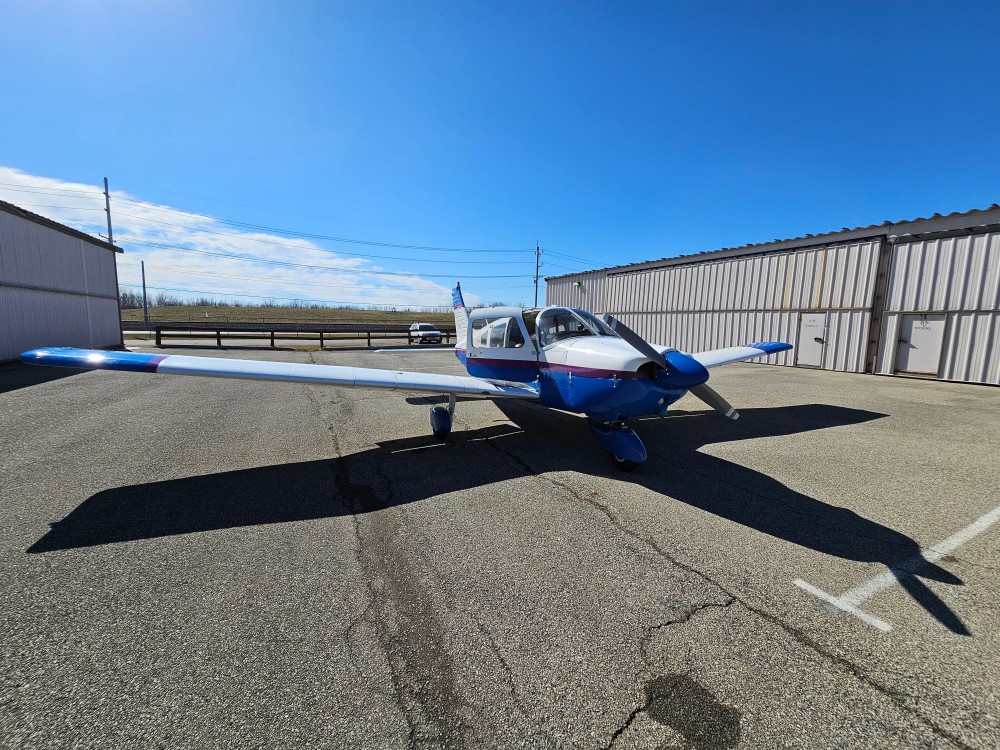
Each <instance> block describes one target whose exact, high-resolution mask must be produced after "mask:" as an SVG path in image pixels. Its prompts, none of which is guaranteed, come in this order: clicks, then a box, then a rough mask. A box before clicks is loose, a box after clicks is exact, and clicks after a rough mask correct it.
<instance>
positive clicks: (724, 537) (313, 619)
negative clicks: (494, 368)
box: [0, 348, 1000, 750]
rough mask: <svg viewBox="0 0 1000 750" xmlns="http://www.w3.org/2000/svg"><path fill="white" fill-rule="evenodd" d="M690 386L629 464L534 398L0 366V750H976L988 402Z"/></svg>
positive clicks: (999, 396)
mask: <svg viewBox="0 0 1000 750" xmlns="http://www.w3.org/2000/svg"><path fill="white" fill-rule="evenodd" d="M150 351H156V350H155V349H153V350H150ZM166 353H191V354H203V355H206V356H237V357H242V358H261V359H263V358H269V359H281V360H288V361H296V362H308V361H316V362H321V363H328V364H357V365H362V366H368V367H386V368H392V369H413V370H432V371H437V372H448V373H456V374H457V373H460V372H462V369H461V367H460V366H459V365H458V363H457V362H456V361H455V360H454V359H453V358H452V357H451V356H450V355H448V354H432V353H430V352H419V353H417V352H415V353H412V354H411V353H393V354H376V353H373V352H368V351H358V350H351V349H343V350H334V351H323V352H305V351H292V350H287V351H281V350H279V351H270V350H266V349H245V350H229V351H221V352H220V351H215V350H184V349H177V348H170V349H168V350H166ZM712 372H713V375H712V385H713V386H714V387H716V388H717V389H718V390H719V391H720V392H722V393H723V394H724V395H725V396H726V397H727V398H729V400H730V401H731V402H732V403H733V404H734V405H735V406H736V407H737V408H739V409H740V411H741V414H742V417H741V419H740V420H739V421H737V422H729V421H727V420H725V419H722V418H721V417H718V416H716V415H715V414H714V413H710V412H707V411H706V410H705V408H704V407H703V405H702V404H701V403H700V402H698V401H696V400H694V399H693V398H691V397H690V396H688V397H685V398H684V399H682V400H681V401H680V402H678V404H677V405H676V408H675V410H674V411H673V412H672V413H671V415H670V416H668V417H666V418H662V419H661V418H650V419H645V420H636V421H635V422H634V427H635V428H636V430H637V432H638V433H639V434H640V435H641V437H642V438H643V440H644V441H645V442H646V446H647V448H648V450H649V454H650V460H649V462H648V463H647V464H645V465H644V466H642V467H640V468H639V469H638V471H636V472H635V473H632V474H623V473H620V472H617V471H616V470H615V469H613V468H612V467H611V465H610V462H609V461H608V460H607V458H606V456H605V455H604V453H603V452H602V451H601V449H600V448H599V447H598V445H597V443H596V442H595V441H594V440H593V439H592V437H591V436H590V434H589V430H588V429H587V426H586V423H585V421H584V420H583V419H582V418H580V417H577V416H574V415H569V414H562V413H553V412H547V411H544V410H542V409H541V408H539V407H537V406H535V405H531V404H527V403H520V402H519V403H499V404H497V403H492V402H488V401H466V400H462V401H460V402H459V404H458V411H457V415H456V420H455V431H454V433H453V434H452V437H451V439H450V440H449V441H448V442H447V443H444V444H442V443H438V442H436V441H435V440H433V438H432V437H431V436H430V429H429V424H428V418H427V411H428V406H429V405H430V403H432V402H433V399H431V398H427V397H422V396H417V395H410V394H406V393H395V392H375V391H363V390H350V389H345V388H337V387H321V386H310V385H300V384H283V383H262V382H253V381H234V380H229V381H227V380H214V379H207V378H185V377H180V376H156V375H138V374H129V373H116V372H85V373H80V372H73V371H65V372H60V371H54V370H48V369H42V368H31V369H29V368H24V367H21V366H4V367H0V570H2V572H3V576H2V580H0V747H4V748H33V749H35V748H68V747H79V748H112V747H113V748H150V747H163V748H292V747H302V748H409V747H417V748H432V747H447V748H487V747H490V748H492V747H496V748H507V747H528V748H536V747H537V748H610V747H614V748H663V749H667V748H671V749H672V748H692V749H695V750H701V749H706V750H714V749H716V748H780V747H788V748H871V747H879V748H895V747H899V748H914V747H933V748H950V747H959V748H969V747H974V748H991V747H996V746H997V744H998V740H997V738H998V737H1000V633H998V630H1000V625H998V621H997V611H998V603H1000V573H998V570H1000V523H996V524H992V525H991V521H990V519H991V518H992V516H990V515H989V514H990V513H991V512H992V511H995V509H996V508H997V506H998V505H1000V493H998V487H1000V419H998V417H1000V389H997V388H992V387H983V386H972V385H959V384H948V383H937V382H930V381H919V380H908V379H898V378H887V377H874V376H863V375H848V374H842V373H829V372H821V371H809V370H796V369H790V368H780V367H769V366H765V365H732V366H729V367H725V368H720V369H717V370H713V371H712ZM57 375H58V377H57ZM994 515H996V514H995V513H994ZM984 519H985V520H984ZM977 520H978V521H979V523H978V525H976V523H975V522H976V521H977ZM963 531H964V533H960V532H963ZM956 535H958V536H956ZM949 540H950V541H949ZM944 541H949V543H948V544H946V545H944V546H943V547H939V548H935V546H934V545H940V544H941V543H942V542H944ZM901 564H902V565H901ZM890 569H894V570H895V574H894V575H892V576H890V579H891V580H890V581H889V582H885V581H884V580H883V581H882V582H881V583H878V581H879V580H881V579H879V578H878V576H880V574H883V573H885V572H886V571H887V570H890ZM872 580H875V581H876V583H870V582H871V581H872ZM797 582H798V583H797ZM803 583H804V584H806V587H803V586H802V584H803ZM815 592H819V593H818V594H817V593H815ZM852 592H853V593H852ZM822 594H826V595H828V598H830V599H833V600H834V601H835V602H840V603H841V605H844V604H845V602H846V603H847V604H850V606H853V607H854V609H855V610H857V611H858V612H860V615H858V614H855V613H851V612H849V611H845V609H844V606H840V607H838V606H834V604H831V603H829V602H828V601H825V600H824V599H822V598H821V595H822ZM852 602H853V604H851V603H852ZM864 616H867V617H868V619H867V620H866V619H864ZM873 623H874V624H873ZM886 626H887V627H888V630H886V629H885V628H886Z"/></svg>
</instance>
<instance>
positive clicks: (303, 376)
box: [21, 347, 538, 399]
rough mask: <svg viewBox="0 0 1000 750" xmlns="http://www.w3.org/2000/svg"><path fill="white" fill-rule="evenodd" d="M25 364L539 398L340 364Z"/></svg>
mask: <svg viewBox="0 0 1000 750" xmlns="http://www.w3.org/2000/svg"><path fill="white" fill-rule="evenodd" d="M21 361H22V362H24V363H25V364H29V365H45V366H50V367H73V368H76V369H83V370H123V371H126V372H149V373H157V374H160V375H168V374H169V375H200V376H203V377H210V378H243V379H248V380H277V381H285V382H293V383H317V384H326V385H340V386H345V387H348V388H379V389H383V390H390V391H422V392H425V393H455V394H462V395H463V396H478V397H480V398H528V399H537V398H538V392H537V391H536V390H534V389H533V388H531V387H530V386H528V385H523V384H520V383H507V382H504V381H494V380H486V379H484V378H472V377H466V376H460V375H436V374H434V373H427V372H407V371H403V370H376V369H371V368H365V367H343V366H340V365H309V364H301V363H296V362H271V361H260V360H252V359H224V358H215V357H188V356H184V355H173V354H167V355H164V354H139V353H137V352H119V351H99V350H92V349H72V348H62V347H52V348H47V349H33V350H31V351H30V352H25V353H24V354H22V355H21Z"/></svg>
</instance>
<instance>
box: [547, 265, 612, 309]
mask: <svg viewBox="0 0 1000 750" xmlns="http://www.w3.org/2000/svg"><path fill="white" fill-rule="evenodd" d="M607 275H608V273H607V271H585V272H583V273H577V274H573V275H572V276H562V277H560V278H558V279H552V280H551V281H546V282H545V304H546V305H560V306H562V307H578V308H582V309H584V310H590V311H591V312H607V310H605V308H604V286H605V279H606V277H607ZM576 282H579V285H577V283H576Z"/></svg>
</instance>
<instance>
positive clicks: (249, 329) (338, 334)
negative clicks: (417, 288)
mask: <svg viewBox="0 0 1000 750" xmlns="http://www.w3.org/2000/svg"><path fill="white" fill-rule="evenodd" d="M122 327H123V328H124V329H126V330H151V331H153V332H155V334H156V345H157V346H158V347H162V346H163V340H164V339H165V338H166V339H169V338H213V337H214V338H215V343H216V345H217V346H222V335H223V333H225V334H226V335H227V337H229V338H233V337H234V336H233V334H236V337H237V338H253V339H267V338H270V344H271V346H274V340H275V338H276V336H277V334H281V333H289V334H291V333H294V334H295V335H296V338H306V339H318V340H319V346H320V348H321V349H322V348H323V346H324V344H325V343H326V340H328V338H329V340H336V339H359V340H360V339H366V341H367V345H368V346H371V345H372V334H376V336H377V338H402V337H403V336H406V341H407V345H412V344H413V341H414V336H413V332H412V331H411V330H410V327H409V326H408V325H406V324H405V323H398V324H397V323H369V324H356V323H246V322H240V323H218V322H204V323H202V322H194V321H192V322H182V323H181V322H179V323H151V324H150V325H149V327H148V328H147V327H146V326H144V325H141V324H140V325H137V326H132V325H131V323H129V322H128V321H125V322H123V325H122ZM438 330H439V331H441V333H442V335H443V336H444V342H443V343H445V344H449V343H451V339H452V338H453V337H454V336H455V328H454V326H451V327H448V326H438ZM239 334H246V335H244V336H240V335H239ZM391 334H397V335H395V336H392V335H391Z"/></svg>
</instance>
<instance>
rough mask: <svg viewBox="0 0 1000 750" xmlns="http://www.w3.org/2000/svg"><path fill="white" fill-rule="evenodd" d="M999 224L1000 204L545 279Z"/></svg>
mask: <svg viewBox="0 0 1000 750" xmlns="http://www.w3.org/2000/svg"><path fill="white" fill-rule="evenodd" d="M997 225H1000V204H997V203H993V204H991V205H990V206H989V208H974V209H972V210H971V211H955V212H953V213H950V214H948V215H947V216H944V215H942V214H934V215H933V216H928V217H918V218H916V219H907V220H904V221H883V222H882V223H881V224H869V225H868V226H866V227H855V228H854V229H849V228H847V227H844V228H843V229H839V230H835V231H832V232H824V233H822V234H806V235H803V236H802V237H792V238H791V239H787V240H771V241H770V242H758V243H756V244H750V245H741V246H740V247H724V248H722V249H721V250H707V251H704V252H700V253H688V254H686V255H675V256H674V257H672V258H660V259H659V260H648V261H640V262H638V263H628V264H625V265H622V266H608V267H606V268H593V269H590V270H588V271H576V272H574V273H563V274H559V275H558V276H546V277H545V280H546V281H548V280H549V279H562V278H566V277H568V276H579V275H581V274H585V273H595V272H597V271H619V272H622V273H629V272H632V271H643V270H647V269H650V268H661V267H664V266H677V265H686V264H689V263H701V262H706V261H712V260H723V259H725V258H732V257H735V256H740V255H757V254H759V253H769V252H776V251H779V250H793V249H797V248H802V247H809V246H814V245H828V244H830V243H831V242H832V243H840V242H850V241H852V240H859V239H867V238H871V237H878V236H882V235H888V236H895V237H900V238H903V237H920V238H923V237H927V236H933V235H938V234H951V233H954V232H956V231H964V232H968V233H970V234H971V233H976V232H983V231H987V229H989V228H996V227H997Z"/></svg>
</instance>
